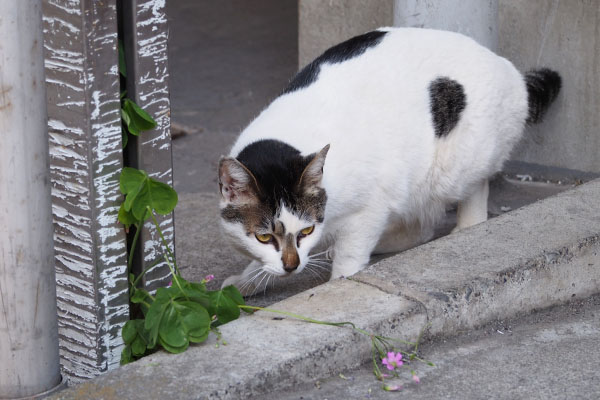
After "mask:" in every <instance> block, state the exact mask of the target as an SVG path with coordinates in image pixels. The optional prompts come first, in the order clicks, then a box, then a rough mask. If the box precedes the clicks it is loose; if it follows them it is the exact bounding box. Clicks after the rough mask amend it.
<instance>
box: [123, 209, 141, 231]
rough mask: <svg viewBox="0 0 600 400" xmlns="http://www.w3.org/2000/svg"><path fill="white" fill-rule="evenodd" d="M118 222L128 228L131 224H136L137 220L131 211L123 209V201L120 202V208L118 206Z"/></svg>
mask: <svg viewBox="0 0 600 400" xmlns="http://www.w3.org/2000/svg"><path fill="white" fill-rule="evenodd" d="M119 222H120V223H122V224H123V225H125V226H126V227H127V228H129V227H130V226H131V225H133V224H137V223H138V222H140V221H138V220H137V219H135V217H134V216H133V214H132V213H131V211H127V210H125V203H121V208H119Z"/></svg>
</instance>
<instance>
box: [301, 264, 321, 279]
mask: <svg viewBox="0 0 600 400" xmlns="http://www.w3.org/2000/svg"><path fill="white" fill-rule="evenodd" d="M305 270H307V271H308V272H310V273H311V274H312V275H313V276H315V277H316V278H317V282H319V283H320V282H322V281H324V280H325V279H324V277H323V275H322V274H321V273H320V272H319V271H317V270H316V269H313V266H312V265H308V264H307V265H306V268H305Z"/></svg>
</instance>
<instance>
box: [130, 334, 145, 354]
mask: <svg viewBox="0 0 600 400" xmlns="http://www.w3.org/2000/svg"><path fill="white" fill-rule="evenodd" d="M145 352H146V343H145V342H144V340H143V339H142V338H141V337H139V336H136V338H135V340H134V341H133V343H132V344H131V353H132V354H133V355H134V356H136V357H141V356H143V355H144V353H145Z"/></svg>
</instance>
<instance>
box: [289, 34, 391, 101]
mask: <svg viewBox="0 0 600 400" xmlns="http://www.w3.org/2000/svg"><path fill="white" fill-rule="evenodd" d="M386 33H387V32H386V31H372V32H368V33H365V34H363V35H360V36H356V37H353V38H352V39H349V40H346V41H345V42H342V43H340V44H338V45H336V46H333V47H331V48H330V49H328V50H326V51H325V52H324V53H323V54H321V55H320V56H319V57H318V58H316V59H315V60H314V61H313V62H311V63H310V64H308V65H307V66H306V67H304V68H303V69H302V70H301V71H300V72H298V74H297V75H296V76H295V77H294V78H293V79H292V80H291V82H290V83H289V85H288V86H287V87H286V88H285V89H284V91H283V94H286V93H291V92H294V91H296V90H298V89H302V88H305V87H308V86H310V84H311V83H313V82H315V81H316V80H317V77H318V76H319V71H320V69H321V65H322V64H323V63H331V64H335V63H341V62H344V61H347V60H349V59H351V58H354V57H357V56H359V55H361V54H363V53H364V52H365V51H366V50H367V49H369V48H371V47H374V46H376V45H378V44H379V43H380V42H381V40H382V39H383V37H384V36H385V34H386Z"/></svg>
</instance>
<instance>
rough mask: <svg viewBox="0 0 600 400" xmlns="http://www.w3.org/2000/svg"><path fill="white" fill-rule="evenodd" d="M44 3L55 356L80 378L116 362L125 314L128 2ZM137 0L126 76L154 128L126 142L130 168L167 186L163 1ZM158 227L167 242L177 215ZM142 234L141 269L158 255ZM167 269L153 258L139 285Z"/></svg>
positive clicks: (154, 281) (162, 278) (155, 280)
mask: <svg viewBox="0 0 600 400" xmlns="http://www.w3.org/2000/svg"><path fill="white" fill-rule="evenodd" d="M43 3H44V33H45V35H44V41H45V47H46V85H47V89H48V117H49V119H48V124H49V134H50V163H51V167H50V168H51V180H52V201H53V214H54V229H55V230H54V235H55V242H56V280H57V297H58V316H59V336H60V355H61V364H62V367H63V371H64V373H65V375H66V376H67V377H68V378H69V380H71V381H78V380H82V379H86V378H91V377H93V376H95V375H98V374H100V373H102V372H104V371H107V370H110V369H112V368H115V367H117V366H118V365H119V361H120V355H121V351H122V348H123V342H122V338H121V328H122V326H123V325H124V324H125V322H126V321H127V320H128V319H129V295H128V282H127V238H126V234H125V231H124V229H123V226H122V225H121V224H120V223H119V222H118V220H117V215H118V210H119V206H120V203H121V201H122V200H123V197H122V195H121V193H120V190H119V176H120V173H121V170H122V167H123V165H124V162H123V145H122V139H121V113H120V92H121V87H120V82H119V68H118V66H119V61H118V50H117V48H118V40H119V35H118V19H119V13H118V10H117V6H118V5H122V6H126V5H127V4H129V3H130V0H127V1H126V0H119V1H117V0H102V1H98V0H43ZM137 3H140V4H137ZM137 3H135V4H136V8H134V9H132V10H133V14H132V16H131V18H130V19H129V20H127V21H123V25H124V26H125V27H128V29H130V30H133V31H139V33H138V34H136V36H135V38H133V39H132V43H133V46H134V48H135V50H134V51H135V54H133V52H132V50H128V52H129V54H130V56H131V57H132V60H133V61H130V62H129V64H130V65H134V67H131V68H130V71H128V74H127V82H136V84H135V85H134V87H132V89H131V90H130V91H129V95H130V96H132V98H133V99H134V100H136V101H137V102H138V104H139V105H140V106H142V107H143V108H145V109H146V111H148V113H150V114H151V115H152V116H153V117H154V118H155V119H156V120H157V122H158V128H157V129H156V130H154V131H150V132H144V133H142V135H143V136H142V137H141V139H140V141H139V143H136V141H132V142H131V143H129V145H128V146H127V147H128V149H131V153H132V154H139V157H138V158H139V159H140V160H143V162H136V160H130V161H132V162H131V163H130V164H129V165H130V166H134V167H137V168H141V169H145V170H146V171H147V172H149V173H150V174H151V175H153V176H154V177H158V179H160V180H162V181H163V182H167V183H171V142H170V140H171V139H170V134H169V125H170V124H169V100H168V85H167V81H168V75H167V71H166V57H167V53H166V40H167V30H166V17H165V15H164V7H165V2H164V0H162V1H161V0H147V1H144V2H137ZM131 48H132V47H131V46H129V49H131ZM141 60H143V61H141ZM132 63H133V64H132ZM161 226H162V227H163V230H164V232H165V234H166V235H165V236H167V240H169V241H170V242H171V243H172V238H173V219H172V218H163V219H162V220H161ZM145 232H148V231H145ZM141 239H142V243H143V246H144V255H143V262H144V263H145V265H150V264H152V263H153V262H154V260H157V259H160V258H161V250H160V243H159V241H158V240H157V238H156V237H155V236H152V235H151V234H146V235H143V236H142V238H141ZM138 254H139V252H138ZM140 258H141V257H140ZM168 274H169V270H168V268H167V267H166V265H165V264H164V263H163V264H158V265H156V266H155V267H154V269H153V270H151V271H150V272H149V279H148V280H147V281H145V282H144V284H145V285H146V286H147V287H148V286H149V288H150V289H152V288H155V287H156V286H157V285H158V284H161V283H166V281H167V279H168Z"/></svg>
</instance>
